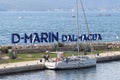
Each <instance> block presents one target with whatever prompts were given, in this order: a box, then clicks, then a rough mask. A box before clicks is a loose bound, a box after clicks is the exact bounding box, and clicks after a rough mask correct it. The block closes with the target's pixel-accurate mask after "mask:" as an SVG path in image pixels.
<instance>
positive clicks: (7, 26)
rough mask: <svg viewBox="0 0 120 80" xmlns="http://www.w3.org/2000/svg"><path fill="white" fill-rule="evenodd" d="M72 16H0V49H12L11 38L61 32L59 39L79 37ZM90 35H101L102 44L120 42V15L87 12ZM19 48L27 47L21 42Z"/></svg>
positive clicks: (83, 30) (83, 26)
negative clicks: (63, 36) (16, 35)
mask: <svg viewBox="0 0 120 80" xmlns="http://www.w3.org/2000/svg"><path fill="white" fill-rule="evenodd" d="M73 16H75V13H73V12H64V11H63V12H52V11H51V12H50V11H38V12H24V11H23V12H10V11H8V12H7V11H6V12H0V45H12V43H11V34H13V33H18V34H20V35H23V34H24V33H27V34H30V33H35V32H37V33H41V32H59V33H60V35H63V34H65V35H67V34H76V18H75V17H73ZM86 16H87V20H88V25H89V29H90V33H93V34H94V33H96V34H98V33H99V34H101V35H102V41H98V42H112V41H119V40H120V38H119V37H120V12H109V13H108V12H87V13H86ZM79 30H80V34H83V33H85V34H87V33H88V32H87V28H86V24H85V19H84V17H83V14H82V13H79ZM20 44H24V43H23V42H21V43H20Z"/></svg>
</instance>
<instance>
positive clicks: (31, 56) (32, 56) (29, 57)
mask: <svg viewBox="0 0 120 80" xmlns="http://www.w3.org/2000/svg"><path fill="white" fill-rule="evenodd" d="M106 51H120V49H108V50H96V51H94V52H87V54H97V53H104V52H106ZM47 54H49V55H50V57H51V58H54V57H56V54H55V53H21V54H20V53H19V54H16V55H17V58H16V59H4V60H0V64H3V63H14V62H23V61H33V60H39V59H40V58H41V57H42V56H43V55H47ZM72 54H74V55H83V54H84V53H83V52H80V53H78V52H75V51H67V52H65V57H67V56H71V55H72ZM3 56H6V57H8V56H9V55H8V54H4V55H3Z"/></svg>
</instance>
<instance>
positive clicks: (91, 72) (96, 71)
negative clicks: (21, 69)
mask: <svg viewBox="0 0 120 80" xmlns="http://www.w3.org/2000/svg"><path fill="white" fill-rule="evenodd" d="M0 80H120V61H117V62H110V63H100V64H97V66H96V67H93V68H85V69H73V70H60V71H54V70H42V71H34V72H25V73H18V74H10V75H2V76H0Z"/></svg>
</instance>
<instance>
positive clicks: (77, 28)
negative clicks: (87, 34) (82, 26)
mask: <svg viewBox="0 0 120 80" xmlns="http://www.w3.org/2000/svg"><path fill="white" fill-rule="evenodd" d="M78 26H79V25H78V0H76V30H77V48H78V53H79V52H80V49H79V27H78Z"/></svg>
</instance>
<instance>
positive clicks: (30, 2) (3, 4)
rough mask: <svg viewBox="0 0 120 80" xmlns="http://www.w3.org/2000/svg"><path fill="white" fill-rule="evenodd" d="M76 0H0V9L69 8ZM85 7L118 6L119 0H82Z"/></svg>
mask: <svg viewBox="0 0 120 80" xmlns="http://www.w3.org/2000/svg"><path fill="white" fill-rule="evenodd" d="M75 1H76V0H57V1H56V0H0V11H47V10H54V9H64V10H69V9H72V8H74V7H75ZM83 4H84V6H85V8H114V7H118V8H120V0H83Z"/></svg>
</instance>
